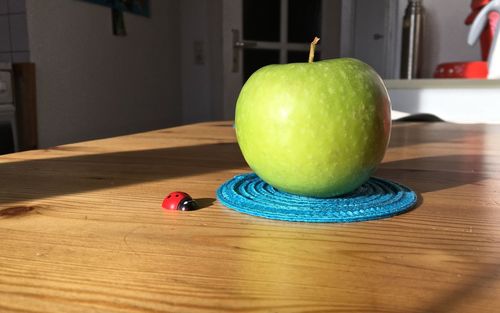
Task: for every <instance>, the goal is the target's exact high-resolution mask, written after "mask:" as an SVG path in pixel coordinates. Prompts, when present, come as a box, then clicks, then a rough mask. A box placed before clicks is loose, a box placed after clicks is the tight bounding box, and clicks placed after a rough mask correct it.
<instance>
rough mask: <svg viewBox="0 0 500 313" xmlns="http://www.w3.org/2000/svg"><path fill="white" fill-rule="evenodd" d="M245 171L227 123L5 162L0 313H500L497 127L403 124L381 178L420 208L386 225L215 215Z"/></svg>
mask: <svg viewBox="0 0 500 313" xmlns="http://www.w3.org/2000/svg"><path fill="white" fill-rule="evenodd" d="M248 171H249V168H248V167H247V165H246V163H245V161H244V159H243V158H242V156H241V154H240V152H239V149H238V146H237V144H236V141H235V137H234V131H233V128H232V127H231V123H229V122H212V123H203V124H196V125H189V126H182V127H176V128H171V129H165V130H159V131H153V132H147V133H141V134H136V135H131V136H123V137H117V138H111V139H103V140H96V141H90V142H84V143H78V144H71V145H65V146H60V147H54V148H51V149H45V150H34V151H26V152H20V153H15V154H10V155H4V156H1V157H0V177H1V178H2V184H1V185H0V312H498V308H499V307H500V299H499V297H498V296H499V295H500V245H499V242H500V227H499V224H500V127H499V126H492V125H453V124H446V123H427V124H425V123H423V124H419V123H401V124H395V125H394V126H393V133H392V138H391V144H390V149H389V151H388V153H387V155H386V158H385V160H384V163H383V164H382V166H381V167H380V169H379V170H378V172H377V175H378V176H382V177H386V178H389V179H394V180H397V181H399V182H401V183H403V184H406V185H408V186H410V187H412V188H414V189H415V190H416V191H417V192H418V193H419V197H420V201H419V205H418V207H417V208H415V209H414V210H412V211H410V212H408V213H406V214H403V215H400V216H396V217H393V218H389V219H384V220H378V221H370V222H362V223H353V224H305V223H286V222H278V221H271V220H265V219H261V218H256V217H252V216H247V215H244V214H240V213H237V212H234V211H232V210H229V209H227V208H225V207H223V206H222V205H220V204H219V203H218V202H217V201H216V200H215V190H216V189H217V187H218V186H219V185H220V184H221V183H222V182H223V181H225V180H226V179H229V178H230V177H232V176H234V175H236V174H238V173H242V172H248ZM173 190H184V191H187V192H189V193H191V195H192V196H193V197H194V198H195V199H198V201H199V202H200V203H202V206H203V207H202V208H201V209H199V210H197V211H193V212H166V211H163V210H162V209H161V207H160V205H161V201H162V200H163V197H164V196H165V195H166V194H167V193H168V192H170V191H173Z"/></svg>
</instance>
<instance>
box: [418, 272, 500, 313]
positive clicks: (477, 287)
mask: <svg viewBox="0 0 500 313" xmlns="http://www.w3.org/2000/svg"><path fill="white" fill-rule="evenodd" d="M461 275H462V276H463V277H464V279H463V281H461V282H460V284H457V288H456V289H455V290H454V291H452V292H448V293H446V294H440V293H439V292H437V293H436V296H437V299H436V301H435V302H434V303H433V304H431V305H430V306H428V307H426V308H425V309H424V310H422V312H434V313H449V312H457V311H462V310H463V308H464V307H469V308H471V312H475V311H476V310H475V309H473V308H474V307H475V306H476V305H477V303H476V302H475V300H476V297H477V296H479V295H483V296H482V297H481V298H480V299H483V301H484V298H485V297H484V293H491V294H492V295H493V293H494V290H495V284H496V282H497V280H498V277H499V276H500V263H491V264H487V263H479V264H477V266H476V270H475V271H474V272H473V273H467V274H461ZM488 289H489V290H488ZM495 299H497V298H495ZM491 300H494V299H491ZM483 304H484V303H483ZM494 306H495V304H494V303H491V309H493V307H494ZM478 311H481V310H480V309H479V310H477V312H478ZM491 312H492V311H491Z"/></svg>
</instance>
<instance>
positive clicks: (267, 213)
mask: <svg viewBox="0 0 500 313" xmlns="http://www.w3.org/2000/svg"><path fill="white" fill-rule="evenodd" d="M217 198H218V199H219V201H220V202H221V203H222V204H224V205H225V206H227V207H229V208H231V209H234V210H236V211H239V212H242V213H247V214H251V215H255V216H260V217H265V218H270V219H276V220H284V221H292V222H318V223H325V222H358V221H367V220H373V219H379V218H384V217H389V216H394V215H397V214H400V213H402V212H404V211H406V210H408V209H410V208H411V207H413V206H414V205H415V203H416V202H417V195H416V194H415V192H414V191H412V190H411V189H409V188H408V187H405V186H403V185H400V184H398V183H395V182H392V181H390V180H387V179H382V178H376V177H371V178H370V179H369V180H368V181H367V182H366V183H364V184H363V185H361V186H360V187H359V188H358V189H356V190H354V191H353V192H351V193H348V194H345V195H342V196H338V197H333V198H311V197H304V196H298V195H293V194H289V193H286V192H281V191H279V190H277V189H276V188H274V187H272V186H271V185H269V184H267V183H266V182H264V181H263V180H261V179H260V178H259V177H258V176H257V175H256V174H254V173H249V174H243V175H238V176H235V177H234V178H232V179H230V180H228V181H227V182H225V183H224V184H222V185H221V186H220V187H219V189H218V190H217Z"/></svg>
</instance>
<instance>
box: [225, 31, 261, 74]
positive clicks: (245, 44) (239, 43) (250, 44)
mask: <svg viewBox="0 0 500 313" xmlns="http://www.w3.org/2000/svg"><path fill="white" fill-rule="evenodd" d="M231 31H232V32H233V70H232V72H233V73H238V72H239V71H240V54H241V50H243V49H248V48H255V47H257V42H255V41H245V40H240V31H239V30H237V29H231Z"/></svg>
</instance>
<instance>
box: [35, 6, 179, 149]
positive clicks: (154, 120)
mask: <svg viewBox="0 0 500 313" xmlns="http://www.w3.org/2000/svg"><path fill="white" fill-rule="evenodd" d="M26 9H27V21H28V34H29V39H30V42H29V44H30V53H31V61H32V62H34V63H35V64H36V69H37V101H38V127H39V143H40V146H41V147H47V146H52V145H58V144H63V143H68V142H75V141H81V140H87V139H93V138H99V137H108V136H114V135H120V134H125V133H132V132H138V131H145V130H150V129H155V128H162V127H168V126H171V125H175V124H180V123H181V122H182V116H181V114H182V112H181V92H180V90H181V82H180V79H179V77H180V49H179V39H180V36H179V34H180V30H179V24H180V21H179V15H180V8H179V1H178V0H151V12H152V13H151V17H150V18H145V17H141V16H136V15H131V14H127V13H126V14H125V24H126V29H127V32H128V35H127V36H126V37H117V36H113V35H112V30H111V12H110V9H109V8H106V7H103V6H99V5H95V4H90V3H86V2H83V1H75V0H44V1H39V0H26Z"/></svg>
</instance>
